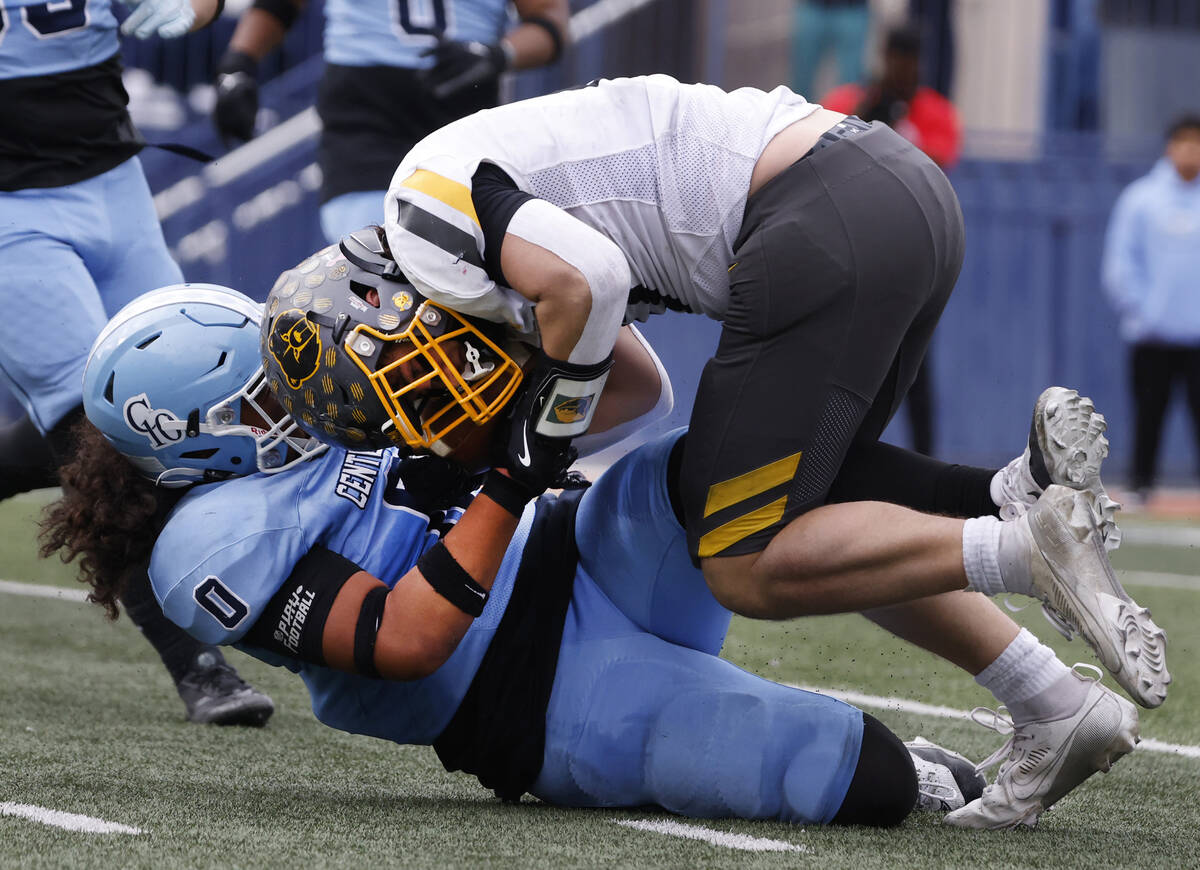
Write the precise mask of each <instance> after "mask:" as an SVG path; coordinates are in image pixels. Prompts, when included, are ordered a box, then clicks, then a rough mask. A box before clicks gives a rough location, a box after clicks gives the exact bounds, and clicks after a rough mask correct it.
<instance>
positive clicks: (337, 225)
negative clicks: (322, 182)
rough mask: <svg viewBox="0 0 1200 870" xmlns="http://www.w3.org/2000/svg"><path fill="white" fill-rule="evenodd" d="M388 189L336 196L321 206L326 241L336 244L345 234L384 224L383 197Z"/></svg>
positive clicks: (322, 228)
mask: <svg viewBox="0 0 1200 870" xmlns="http://www.w3.org/2000/svg"><path fill="white" fill-rule="evenodd" d="M385 196H387V191H386V190H359V191H355V192H354V193H343V194H342V195H341V196H335V197H334V198H333V199H331V200H329V202H327V203H325V204H324V205H323V206H321V232H323V233H324V234H325V241H327V242H329V244H331V245H336V244H337V243H338V242H340V241H341V240H342V237H343V236H346V235H349V234H350V233H352V232H354V231H355V230H361V229H362V228H363V227H367V226H370V225H371V224H378V225H379V226H383V199H384V197H385Z"/></svg>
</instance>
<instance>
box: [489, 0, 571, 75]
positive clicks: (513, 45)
mask: <svg viewBox="0 0 1200 870" xmlns="http://www.w3.org/2000/svg"><path fill="white" fill-rule="evenodd" d="M516 6H517V13H518V14H519V15H520V16H521V18H522V19H526V18H528V19H538V20H539V23H536V24H535V23H531V22H525V21H522V23H520V24H518V25H517V26H516V27H514V28H513V29H512V30H510V31H509V32H508V33H506V34H505V35H504V41H505V42H506V43H508V47H509V49H510V50H511V51H510V56H511V58H512V64H511V68H512V69H529V68H530V67H536V66H542V65H544V64H547V63H551V62H553V61H555V60H557V59H558V55H559V54H560V53H561V50H562V48H563V47H565V46H566V44H567V41H568V22H569V19H570V9H569V7H568V5H567V2H566V0H518V2H517V4H516ZM551 28H553V29H554V30H555V31H556V33H557V36H558V38H557V39H555V36H554V34H552V33H551V32H550V29H551Z"/></svg>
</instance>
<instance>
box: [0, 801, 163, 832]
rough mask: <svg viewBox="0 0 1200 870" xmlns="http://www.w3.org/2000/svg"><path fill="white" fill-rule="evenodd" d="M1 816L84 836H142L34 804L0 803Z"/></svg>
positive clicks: (127, 826) (121, 826) (101, 820)
mask: <svg viewBox="0 0 1200 870" xmlns="http://www.w3.org/2000/svg"><path fill="white" fill-rule="evenodd" d="M0 816H19V817H21V818H23V819H29V821H31V822H40V823H42V824H43V825H50V826H51V827H53V828H62V829H63V830H64V831H79V832H81V833H84V834H141V833H144V832H143V831H142V829H141V828H132V827H130V826H129V825H121V824H118V823H117V822H106V821H104V819H96V818H92V817H91V816H81V815H79V814H78V813H64V812H63V811H62V810H49V809H46V808H45V807H38V806H34V805H33V804H14V803H9V802H8V801H3V802H0Z"/></svg>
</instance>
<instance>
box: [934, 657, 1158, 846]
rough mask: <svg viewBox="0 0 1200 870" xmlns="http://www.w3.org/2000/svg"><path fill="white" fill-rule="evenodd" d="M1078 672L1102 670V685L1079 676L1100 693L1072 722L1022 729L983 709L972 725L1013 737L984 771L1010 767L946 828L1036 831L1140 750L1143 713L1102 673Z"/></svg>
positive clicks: (1093, 692)
mask: <svg viewBox="0 0 1200 870" xmlns="http://www.w3.org/2000/svg"><path fill="white" fill-rule="evenodd" d="M1075 667H1076V668H1080V667H1082V668H1088V669H1090V670H1094V671H1095V672H1096V677H1095V678H1091V677H1087V676H1084V675H1083V674H1080V673H1077V672H1076V673H1075V674H1074V675H1075V677H1076V678H1077V679H1080V680H1083V681H1086V682H1090V683H1091V684H1092V685H1091V687H1090V688H1089V689H1088V693H1087V695H1086V696H1085V697H1084V700H1083V703H1082V704H1080V705H1079V709H1078V710H1076V711H1075V713H1073V714H1072V715H1070V716H1067V717H1065V718H1062V719H1054V720H1038V721H1034V722H1027V723H1025V724H1024V725H1019V726H1016V727H1014V726H1013V724H1012V720H1011V719H1009V718H1008V717H1007V716H1004V715H1002V714H1000V713H999V712H997V711H995V710H989V709H987V708H984V707H976V708H975V710H974V711H973V712H972V713H971V718H972V719H974V720H975V721H976V722H978V723H979V724H981V725H983V726H985V727H987V728H991V729H992V730H994V731H998V732H1000V733H1001V734H1009V735H1010V737H1009V739H1008V741H1007V742H1006V743H1005V744H1004V745H1003V746H1001V747H1000V749H998V750H997V751H996V752H995V753H993V754H992V755H991V756H989V757H988V758H987V759H986V760H985V761H984V762H983V763H982V764H980V765H979V770H983V769H985V768H987V767H990V766H992V765H993V764H995V763H996V762H998V761H1002V762H1003V763H1002V764H1001V765H1000V771H999V773H998V774H997V775H996V781H995V782H993V783H992V784H991V785H989V786H988V787H987V788H986V789H984V791H983V796H982V797H980V798H979V799H978V800H975V801H972V802H971V803H969V804H967V805H966V806H964V807H963V808H962V809H959V810H955V811H954V812H952V813H950V814H948V815H947V816H946V817H945V819H944V820H943V821H945V823H946V824H948V825H955V826H957V827H961V828H987V829H998V828H1015V827H1017V826H1018V825H1027V826H1029V827H1033V826H1034V825H1036V824H1037V821H1038V818H1039V817H1040V816H1041V815H1042V813H1044V812H1045V811H1046V810H1048V809H1050V807H1051V806H1053V805H1054V804H1055V803H1056V802H1057V801H1058V800H1059V799H1060V798H1062V797H1063V796H1064V795H1066V794H1067V793H1068V792H1070V791H1071V790H1072V789H1073V788H1075V787H1076V786H1078V785H1079V784H1080V783H1081V782H1083V781H1084V780H1085V779H1087V778H1088V777H1089V776H1091V775H1092V774H1093V773H1095V772H1096V771H1097V770H1101V771H1104V772H1106V773H1107V772H1108V769H1109V768H1110V767H1111V766H1112V764H1113V762H1114V761H1116V760H1117V759H1119V758H1120V757H1121V756H1123V755H1125V754H1126V753H1128V752H1130V751H1132V750H1133V747H1134V746H1135V745H1136V744H1137V742H1138V714H1137V708H1136V707H1134V706H1133V705H1132V704H1130V703H1129V702H1128V701H1126V700H1125V699H1124V698H1122V697H1121V696H1120V695H1118V694H1117V693H1116V692H1113V691H1112V690H1111V689H1106V688H1105V687H1104V686H1103V685H1101V684H1100V682H1099V675H1100V671H1099V669H1097V668H1095V667H1093V666H1092V665H1081V664H1077V665H1075ZM985 717H990V718H985Z"/></svg>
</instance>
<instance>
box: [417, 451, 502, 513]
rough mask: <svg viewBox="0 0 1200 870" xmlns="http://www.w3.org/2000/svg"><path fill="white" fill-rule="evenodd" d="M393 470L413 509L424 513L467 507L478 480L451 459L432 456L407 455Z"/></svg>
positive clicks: (420, 454) (429, 454) (478, 482)
mask: <svg viewBox="0 0 1200 870" xmlns="http://www.w3.org/2000/svg"><path fill="white" fill-rule="evenodd" d="M396 470H397V474H398V475H399V477H400V480H402V481H403V482H404V489H405V491H406V492H407V493H408V495H409V497H410V498H411V499H412V503H413V507H414V508H416V509H417V510H419V511H421V512H422V513H426V514H433V513H434V512H436V511H444V510H446V509H447V508H450V507H456V506H457V507H464V506H465V505H466V504H469V503H470V495H471V492H472V491H474V490H475V489H477V488H478V487H479V484H480V478H481V475H479V474H475V473H472V472H470V471H468V470H467V469H466V468H465V467H463V466H462V465H460V464H459V463H457V462H455V461H454V460H452V459H444V458H443V457H441V456H434V455H433V454H431V453H413V454H411V455H409V456H406V457H404V458H403V459H401V460H400V461H399V462H398V463H397V465H396Z"/></svg>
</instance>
